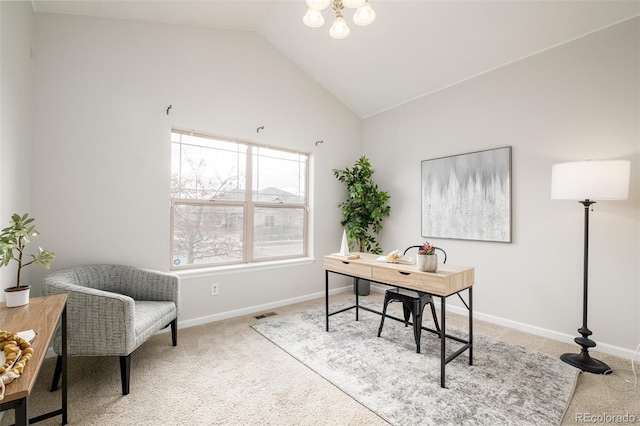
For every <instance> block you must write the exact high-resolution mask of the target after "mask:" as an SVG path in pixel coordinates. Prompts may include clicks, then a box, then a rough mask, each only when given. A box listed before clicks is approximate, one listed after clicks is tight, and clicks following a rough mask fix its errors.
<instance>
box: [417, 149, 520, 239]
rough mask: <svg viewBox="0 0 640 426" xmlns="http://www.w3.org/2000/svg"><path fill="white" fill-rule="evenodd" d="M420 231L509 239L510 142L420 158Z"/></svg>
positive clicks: (440, 235) (451, 236) (443, 235)
mask: <svg viewBox="0 0 640 426" xmlns="http://www.w3.org/2000/svg"><path fill="white" fill-rule="evenodd" d="M421 173H422V175H421V190H422V198H421V221H422V226H421V235H422V237H424V238H449V239H460V240H479V241H496V242H508V243H510V242H511V146H507V147H502V148H494V149H487V150H483V151H476V152H470V153H466V154H460V155H452V156H448V157H441V158H434V159H430V160H423V161H422V163H421Z"/></svg>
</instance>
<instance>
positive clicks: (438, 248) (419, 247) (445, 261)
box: [402, 245, 447, 263]
mask: <svg viewBox="0 0 640 426" xmlns="http://www.w3.org/2000/svg"><path fill="white" fill-rule="evenodd" d="M412 248H417V249H421V248H422V245H418V246H409V247H407V249H406V250H405V251H404V253H402V254H403V255H405V254H407V252H408V251H409V250H411V249H412ZM433 248H434V249H435V250H440V251H441V252H442V254H444V260H443V261H442V263H447V252H446V251H444V250H443V249H441V248H440V247H436V246H433Z"/></svg>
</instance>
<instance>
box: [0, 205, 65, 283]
mask: <svg viewBox="0 0 640 426" xmlns="http://www.w3.org/2000/svg"><path fill="white" fill-rule="evenodd" d="M34 221H35V219H34V218H30V217H29V216H28V214H27V213H25V214H24V215H23V216H20V215H18V214H13V216H11V220H10V221H9V226H8V227H6V228H4V229H3V230H2V233H1V234H0V267H3V266H8V265H9V263H10V262H11V261H12V260H15V261H16V262H18V276H17V277H16V287H17V288H20V287H21V286H20V273H21V272H22V268H24V267H26V266H29V265H31V264H33V263H35V264H36V265H40V266H44V267H45V268H46V269H49V267H50V261H51V259H53V258H54V257H55V253H52V252H50V251H47V250H43V249H42V247H38V254H37V255H35V254H30V255H28V256H31V260H29V259H28V258H27V259H24V256H25V255H26V254H25V249H26V246H27V244H29V238H31V237H36V236H38V235H40V232H38V231H37V230H36V227H35V225H34V224H33V222H34Z"/></svg>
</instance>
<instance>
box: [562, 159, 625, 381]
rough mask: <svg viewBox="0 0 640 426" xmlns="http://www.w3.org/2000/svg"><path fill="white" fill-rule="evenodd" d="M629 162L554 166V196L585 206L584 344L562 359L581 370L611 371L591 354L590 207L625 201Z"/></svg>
mask: <svg viewBox="0 0 640 426" xmlns="http://www.w3.org/2000/svg"><path fill="white" fill-rule="evenodd" d="M629 170H630V163H629V161H624V160H614V161H575V162H570V163H560V164H555V165H554V166H553V168H552V169H551V198H552V199H554V200H578V202H579V203H580V204H582V205H584V271H583V290H582V292H583V293H582V294H583V297H582V327H580V328H579V329H578V333H580V335H581V336H580V337H576V338H575V339H574V341H575V342H576V343H577V344H578V345H580V346H581V347H582V350H581V351H580V353H579V354H571V353H567V354H563V355H562V356H561V357H560V359H562V360H563V361H564V362H566V363H567V364H570V365H573V366H574V367H577V368H579V369H580V370H582V371H586V372H589V373H596V374H606V373H607V372H610V368H609V366H608V365H607V364H605V363H604V362H602V361H599V360H597V359H595V358H591V355H589V348H594V347H595V346H596V342H594V341H593V340H591V339H589V336H590V335H591V334H592V333H591V330H589V327H587V305H588V303H587V296H588V272H589V207H590V206H591V205H592V204H594V203H595V201H594V200H625V199H627V197H628V196H629Z"/></svg>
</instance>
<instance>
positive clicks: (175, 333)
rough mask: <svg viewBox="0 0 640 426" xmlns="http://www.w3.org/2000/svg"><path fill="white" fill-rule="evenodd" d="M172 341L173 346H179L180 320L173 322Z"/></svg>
mask: <svg viewBox="0 0 640 426" xmlns="http://www.w3.org/2000/svg"><path fill="white" fill-rule="evenodd" d="M171 341H172V343H173V346H177V345H178V318H176V319H174V320H173V321H171Z"/></svg>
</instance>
